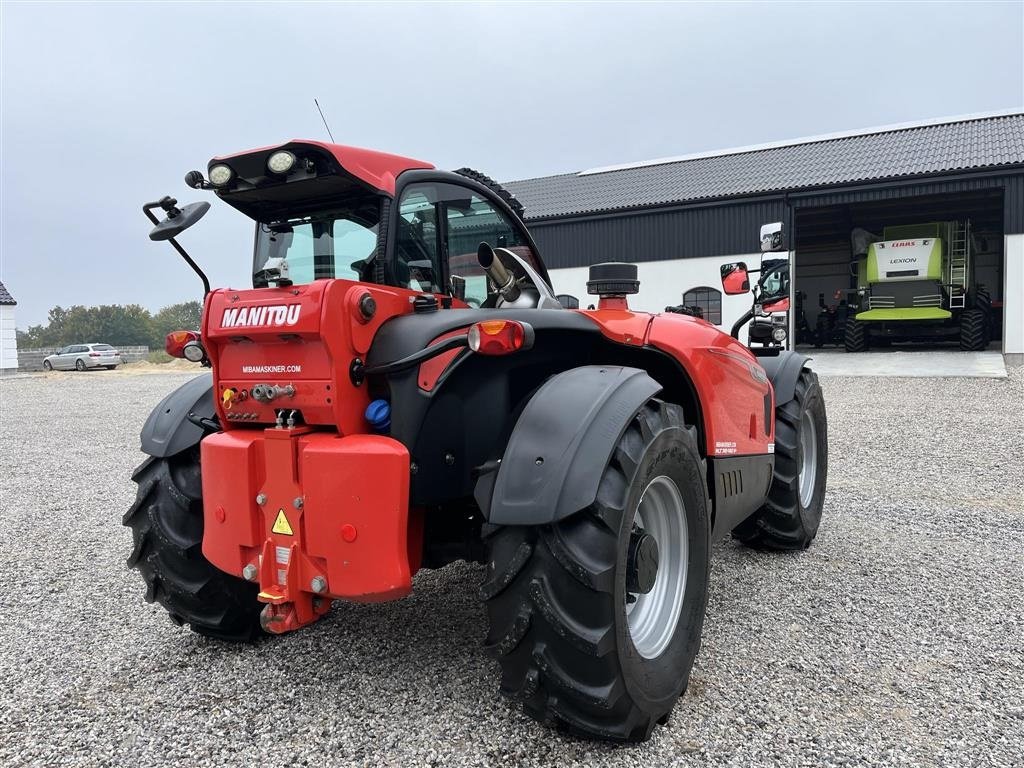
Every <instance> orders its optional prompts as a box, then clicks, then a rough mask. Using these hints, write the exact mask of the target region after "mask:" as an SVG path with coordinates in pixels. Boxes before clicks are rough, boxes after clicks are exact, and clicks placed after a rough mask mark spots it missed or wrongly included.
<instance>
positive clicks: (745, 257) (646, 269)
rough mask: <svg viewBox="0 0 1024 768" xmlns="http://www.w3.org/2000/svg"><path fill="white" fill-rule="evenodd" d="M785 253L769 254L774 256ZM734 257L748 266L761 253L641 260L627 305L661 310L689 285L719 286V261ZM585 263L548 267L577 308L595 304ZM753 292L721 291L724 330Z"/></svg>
mask: <svg viewBox="0 0 1024 768" xmlns="http://www.w3.org/2000/svg"><path fill="white" fill-rule="evenodd" d="M784 255H785V254H770V256H771V257H774V258H778V257H779V256H784ZM734 261H743V262H746V264H747V267H749V268H750V269H757V268H758V267H759V266H760V265H761V254H759V253H743V254H737V255H735V256H700V257H695V258H687V259H674V260H670V261H644V262H639V263H638V264H637V265H636V266H637V276H638V278H639V280H640V293H639V294H637V295H636V296H630V297H629V306H630V309H635V310H639V311H641V312H663V311H664V310H665V307H667V306H671V305H674V304H681V303H682V301H683V294H684V293H685V292H686V291H689V290H690V289H692V288H700V287H702V286H708V287H710V288H714V289H716V290H718V291H721V290H722V273H721V267H722V265H723V264H729V263H731V262H734ZM589 271H590V270H589V268H588V267H573V268H571V269H552V270H550V275H551V282H552V283H553V284H554V288H555V293H569V294H572V295H573V296H575V297H576V298H578V299H579V300H580V308H581V309H585V308H586V307H587V305H588V304H595V305H596V304H597V296H590V295H588V294H587V276H588V274H589ZM756 281H757V275H751V279H750V282H751V284H753V283H755V282H756ZM752 304H753V296H752V295H751V294H749V293H747V294H743V295H741V296H726V295H725V293H722V324H721V325H720V326H719V327H720V328H721V329H722V330H723V331H725V332H726V333H728V332H729V330H730V329H731V328H732V324H733V323H734V322H736V320H737V319H739V317H740V315H742V314H743V313H744V312H746V311H747V310H748V309H750V308H751V306H752ZM746 339H747V331H746V327H744V328H743V330H742V331H741V332H740V340H741V341H743V342H744V343H746Z"/></svg>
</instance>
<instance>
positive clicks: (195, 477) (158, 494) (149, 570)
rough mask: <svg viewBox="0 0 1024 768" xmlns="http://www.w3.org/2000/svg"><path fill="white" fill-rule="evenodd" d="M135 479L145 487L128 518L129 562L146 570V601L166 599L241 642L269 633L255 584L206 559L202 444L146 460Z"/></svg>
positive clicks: (199, 625)
mask: <svg viewBox="0 0 1024 768" xmlns="http://www.w3.org/2000/svg"><path fill="white" fill-rule="evenodd" d="M132 479H133V480H134V481H135V482H136V483H138V486H139V489H138V495H137V498H136V499H135V503H134V504H132V506H131V507H130V508H129V510H128V512H127V513H126V514H125V516H124V524H125V525H127V526H128V527H129V528H131V529H132V539H133V541H134V544H135V547H134V549H133V550H132V554H131V556H130V557H129V558H128V566H129V567H131V568H136V569H138V571H139V573H141V574H142V578H143V580H144V581H145V582H146V601H147V602H150V603H152V602H153V601H156V602H158V603H160V604H161V605H162V606H163V607H164V608H166V609H167V611H168V613H170V615H171V620H172V621H173V622H174V623H175V624H177V625H179V626H181V625H182V624H188V625H190V627H191V629H192V631H193V632H198V633H199V634H201V635H208V636H210V637H216V638H218V639H220V640H232V641H239V642H245V641H250V640H255V639H256V638H257V637H259V636H260V635H262V634H263V631H262V629H261V627H260V610H261V609H262V608H263V605H262V604H261V603H260V602H259V601H258V600H257V599H256V593H257V591H258V587H257V586H256V584H251V583H249V582H247V581H243V580H242V579H239V578H236V577H234V576H231V575H229V574H227V573H224V572H223V571H221V570H219V569H217V568H215V567H214V566H213V565H211V564H210V562H209V561H208V560H207V559H206V558H205V557H203V553H202V541H203V503H202V485H201V481H200V475H199V455H198V448H196V449H193V450H189V451H186V452H184V453H181V454H178V455H177V456H172V457H171V458H169V459H156V458H149V459H146V461H145V462H143V464H142V466H140V467H139V468H138V469H137V470H135V474H134V475H133V476H132Z"/></svg>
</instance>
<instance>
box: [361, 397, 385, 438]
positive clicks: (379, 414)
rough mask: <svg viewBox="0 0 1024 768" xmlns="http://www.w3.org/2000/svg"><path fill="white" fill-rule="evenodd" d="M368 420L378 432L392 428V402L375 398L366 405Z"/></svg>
mask: <svg viewBox="0 0 1024 768" xmlns="http://www.w3.org/2000/svg"><path fill="white" fill-rule="evenodd" d="M366 420H367V421H368V422H369V423H370V426H371V427H373V428H374V430H376V431H377V432H387V431H388V430H389V429H391V403H389V402H388V401H387V400H374V401H373V402H372V403H370V404H369V405H368V406H366Z"/></svg>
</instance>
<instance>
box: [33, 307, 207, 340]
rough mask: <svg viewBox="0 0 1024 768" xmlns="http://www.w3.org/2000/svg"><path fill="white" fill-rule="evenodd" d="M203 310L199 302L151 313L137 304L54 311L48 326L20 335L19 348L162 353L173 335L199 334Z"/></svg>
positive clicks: (69, 308) (55, 309) (51, 312)
mask: <svg viewBox="0 0 1024 768" xmlns="http://www.w3.org/2000/svg"><path fill="white" fill-rule="evenodd" d="M202 314H203V306H202V304H200V303H199V302H198V301H186V302H182V303H181V304H171V305H170V306H169V307H164V308H163V309H161V310H160V311H159V312H157V313H155V314H154V313H152V312H150V311H149V310H148V309H146V308H145V307H142V306H139V305H138V304H104V305H102V306H99V307H84V306H81V305H75V306H73V307H67V308H64V307H54V308H53V309H51V310H50V312H49V316H48V319H47V322H46V324H45V325H32V326H29V328H28V330H27V331H22V330H19V331H18V347H19V348H21V349H34V348H37V347H63V346H65V345H67V344H83V343H88V342H102V343H106V344H113V345H114V346H137V345H138V346H142V345H146V346H148V347H149V348H150V349H163V346H164V337H165V336H166V335H167V334H168V333H170V332H171V331H178V330H199V323H200V321H201V319H202Z"/></svg>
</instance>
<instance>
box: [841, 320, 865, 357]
mask: <svg viewBox="0 0 1024 768" xmlns="http://www.w3.org/2000/svg"><path fill="white" fill-rule="evenodd" d="M843 344H844V346H845V347H846V351H847V352H864V351H865V350H866V349H867V348H868V329H867V328H866V327H865V325H864V323H861V322H859V321H857V320H854V319H853V318H852V317H851V318H850V319H849V320H847V321H846V330H845V332H844V334H843Z"/></svg>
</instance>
